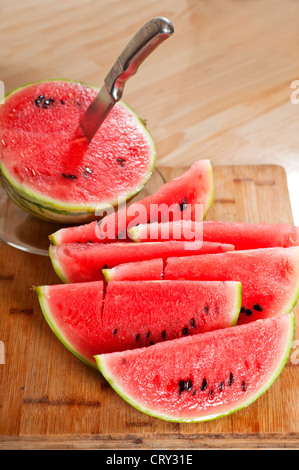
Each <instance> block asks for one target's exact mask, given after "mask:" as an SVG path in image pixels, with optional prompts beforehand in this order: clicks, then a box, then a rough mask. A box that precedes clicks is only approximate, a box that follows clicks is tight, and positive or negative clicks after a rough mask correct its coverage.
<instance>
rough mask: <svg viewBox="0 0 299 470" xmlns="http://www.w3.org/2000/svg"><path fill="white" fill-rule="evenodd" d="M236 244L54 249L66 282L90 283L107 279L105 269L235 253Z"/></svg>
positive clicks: (175, 243) (90, 245)
mask: <svg viewBox="0 0 299 470" xmlns="http://www.w3.org/2000/svg"><path fill="white" fill-rule="evenodd" d="M233 249H234V247H233V246H232V245H226V244H221V243H211V242H204V243H203V242H183V241H169V242H160V243H159V242H158V243H151V242H149V243H142V244H141V243H140V244H136V243H121V242H119V243H110V244H109V245H106V244H102V243H84V244H83V243H67V244H65V245H59V246H54V245H52V246H50V249H49V254H50V258H51V261H52V264H53V267H54V269H55V271H56V273H57V275H58V276H59V277H60V279H61V280H62V281H63V282H87V281H97V280H101V279H104V276H103V274H102V269H106V268H113V267H114V266H116V265H118V264H122V263H126V262H130V261H133V260H135V261H140V260H149V259H155V258H162V259H163V260H164V261H165V260H166V259H167V258H168V257H169V256H172V257H173V256H191V255H194V254H202V253H220V252H224V251H228V250H233Z"/></svg>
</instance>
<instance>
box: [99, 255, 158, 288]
mask: <svg viewBox="0 0 299 470" xmlns="http://www.w3.org/2000/svg"><path fill="white" fill-rule="evenodd" d="M163 270H164V263H163V260H162V259H161V258H156V259H151V260H148V261H135V262H134V261H133V262H132V263H124V264H119V265H118V266H115V267H114V268H110V269H108V268H107V269H102V273H103V275H104V277H105V280H106V282H109V281H142V280H144V281H146V280H148V281H153V280H162V279H163V278H164V272H163Z"/></svg>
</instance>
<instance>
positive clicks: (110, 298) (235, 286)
mask: <svg viewBox="0 0 299 470" xmlns="http://www.w3.org/2000/svg"><path fill="white" fill-rule="evenodd" d="M36 291H37V294H38V297H39V302H40V305H41V308H42V311H43V313H44V316H45V318H46V321H47V322H48V324H49V325H50V327H51V329H52V330H53V332H54V333H55V334H56V336H57V337H58V338H59V339H60V341H62V343H63V344H64V345H65V346H66V347H67V348H68V349H69V350H70V351H71V352H72V353H73V354H75V356H76V357H78V358H79V359H81V360H82V361H84V362H85V363H87V364H89V365H91V366H96V362H95V359H94V355H96V354H102V353H108V352H114V351H123V350H126V349H135V348H141V347H145V346H150V345H152V344H154V343H158V342H161V341H167V340H171V339H173V338H178V337H180V336H187V335H194V334H198V333H200V332H205V331H211V330H213V329H218V328H226V327H229V326H233V325H235V324H236V322H237V320H238V316H239V312H240V307H241V285H240V283H238V282H200V281H145V282H143V281H140V282H113V283H111V284H109V285H108V286H107V289H106V292H105V295H104V289H103V282H101V281H98V282H88V283H81V284H80V283H77V284H60V285H54V286H40V287H37V288H36Z"/></svg>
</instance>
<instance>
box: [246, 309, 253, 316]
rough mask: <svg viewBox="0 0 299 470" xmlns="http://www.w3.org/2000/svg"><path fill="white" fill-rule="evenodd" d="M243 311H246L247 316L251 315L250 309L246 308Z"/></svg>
mask: <svg viewBox="0 0 299 470" xmlns="http://www.w3.org/2000/svg"><path fill="white" fill-rule="evenodd" d="M245 313H246V315H247V317H250V315H252V310H251V309H250V308H248V309H247V310H246V312H245Z"/></svg>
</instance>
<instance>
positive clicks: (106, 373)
mask: <svg viewBox="0 0 299 470" xmlns="http://www.w3.org/2000/svg"><path fill="white" fill-rule="evenodd" d="M286 315H287V316H288V319H289V327H288V337H287V340H286V346H285V348H284V352H283V354H282V357H281V359H280V361H279V362H278V364H277V367H276V369H275V371H274V372H273V374H272V375H271V377H270V378H269V379H268V381H266V382H265V383H264V384H263V386H262V387H261V388H260V389H259V390H258V391H257V392H256V394H255V395H252V396H251V397H250V398H249V399H248V401H246V402H244V403H242V404H241V405H239V404H238V405H237V406H236V407H235V408H232V409H230V410H229V411H227V412H224V413H221V414H210V415H208V416H204V417H199V418H196V417H195V418H194V419H193V418H187V419H185V418H174V417H173V416H168V415H166V414H164V415H163V414H160V413H157V412H154V411H152V410H151V409H149V408H147V407H146V406H145V405H143V404H142V403H140V402H138V401H137V400H135V399H133V398H131V397H130V396H128V395H127V394H126V392H125V391H124V390H123V388H122V387H121V386H120V385H119V384H118V383H117V378H115V377H113V374H112V373H111V371H110V369H109V367H108V366H107V364H106V360H105V357H106V356H109V354H101V355H97V356H95V360H96V363H97V367H98V369H99V371H100V372H101V374H102V375H103V377H104V378H105V379H106V380H107V382H108V383H109V384H110V386H111V387H112V388H113V389H114V391H115V392H116V393H117V394H118V395H119V396H120V397H121V398H122V399H123V400H125V401H126V402H127V403H129V404H130V405H131V406H133V407H134V408H136V409H137V410H139V411H141V412H142V413H145V414H148V415H150V416H152V417H154V418H158V419H161V420H165V421H170V422H182V423H184V422H185V423H192V422H203V421H211V420H216V419H219V418H222V417H225V416H228V415H231V414H233V413H235V412H236V411H239V410H241V409H243V408H245V407H247V406H249V405H250V404H251V403H253V402H254V401H255V400H257V399H258V398H259V397H261V396H262V395H263V394H264V393H265V392H266V391H267V390H268V389H269V388H270V387H271V385H272V384H273V383H274V382H275V380H276V379H277V378H278V376H279V375H280V374H281V372H282V370H283V369H284V367H285V365H286V363H287V361H288V359H289V356H290V352H291V349H292V345H293V338H294V332H295V315H294V313H289V314H286ZM256 321H257V322H262V321H264V320H256ZM244 326H245V325H244ZM240 327H242V325H240V326H238V328H240ZM209 333H210V332H209ZM202 334H205V333H202ZM180 340H184V338H180ZM180 340H179V341H180ZM170 341H178V340H170ZM164 344H165V343H164ZM158 345H159V344H156V345H153V346H149V347H151V348H154V347H156V346H158ZM144 349H145V348H144ZM112 354H117V353H112Z"/></svg>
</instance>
